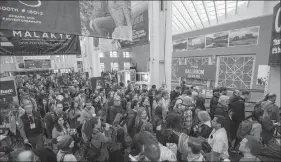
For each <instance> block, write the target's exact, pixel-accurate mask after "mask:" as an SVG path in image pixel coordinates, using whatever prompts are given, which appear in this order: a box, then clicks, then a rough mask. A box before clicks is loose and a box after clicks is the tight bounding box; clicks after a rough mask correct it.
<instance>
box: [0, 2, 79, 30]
mask: <svg viewBox="0 0 281 162" xmlns="http://www.w3.org/2000/svg"><path fill="white" fill-rule="evenodd" d="M80 26H81V25H80V15H79V1H59V0H57V1H45V0H32V1H26V0H12V1H11V0H1V1H0V27H1V29H10V30H11V29H12V30H28V31H42V32H51V33H66V34H75V35H81V27H80Z"/></svg>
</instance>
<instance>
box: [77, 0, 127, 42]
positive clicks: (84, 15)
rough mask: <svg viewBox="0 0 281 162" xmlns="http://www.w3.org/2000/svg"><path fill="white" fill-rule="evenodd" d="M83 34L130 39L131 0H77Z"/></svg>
mask: <svg viewBox="0 0 281 162" xmlns="http://www.w3.org/2000/svg"><path fill="white" fill-rule="evenodd" d="M78 2H79V4H80V18H81V30H82V35H84V36H94V37H102V38H110V39H111V38H112V39H120V40H132V19H131V1H103V0H97V1H91V0H82V1H78Z"/></svg>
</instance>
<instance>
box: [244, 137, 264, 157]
mask: <svg viewBox="0 0 281 162" xmlns="http://www.w3.org/2000/svg"><path fill="white" fill-rule="evenodd" d="M261 148H262V143H261V141H260V140H258V139H257V138H255V137H253V136H250V135H248V136H246V137H245V138H244V139H243V140H242V141H241V142H240V146H239V151H241V152H242V154H243V157H242V158H241V159H240V160H239V162H242V161H253V162H259V161H260V159H259V158H258V155H259V154H260V151H261Z"/></svg>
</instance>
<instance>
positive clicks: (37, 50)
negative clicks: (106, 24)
mask: <svg viewBox="0 0 281 162" xmlns="http://www.w3.org/2000/svg"><path fill="white" fill-rule="evenodd" d="M59 54H63V55H69V54H71V55H73V54H81V47H80V41H79V36H77V35H68V34H57V33H47V32H35V31H24V30H0V56H1V55H2V56H3V55H16V56H22V55H59Z"/></svg>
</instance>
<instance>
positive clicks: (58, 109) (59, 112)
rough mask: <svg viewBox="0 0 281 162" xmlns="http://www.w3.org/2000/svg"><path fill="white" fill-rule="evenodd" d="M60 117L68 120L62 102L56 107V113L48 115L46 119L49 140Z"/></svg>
mask: <svg viewBox="0 0 281 162" xmlns="http://www.w3.org/2000/svg"><path fill="white" fill-rule="evenodd" d="M58 116H63V117H64V118H65V119H66V114H65V113H64V112H63V103H61V102H58V103H57V104H56V106H55V107H54V111H53V112H49V113H47V114H46V116H45V118H44V121H45V129H46V133H47V138H49V139H51V138H52V130H53V128H54V125H55V122H56V120H57V118H58Z"/></svg>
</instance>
